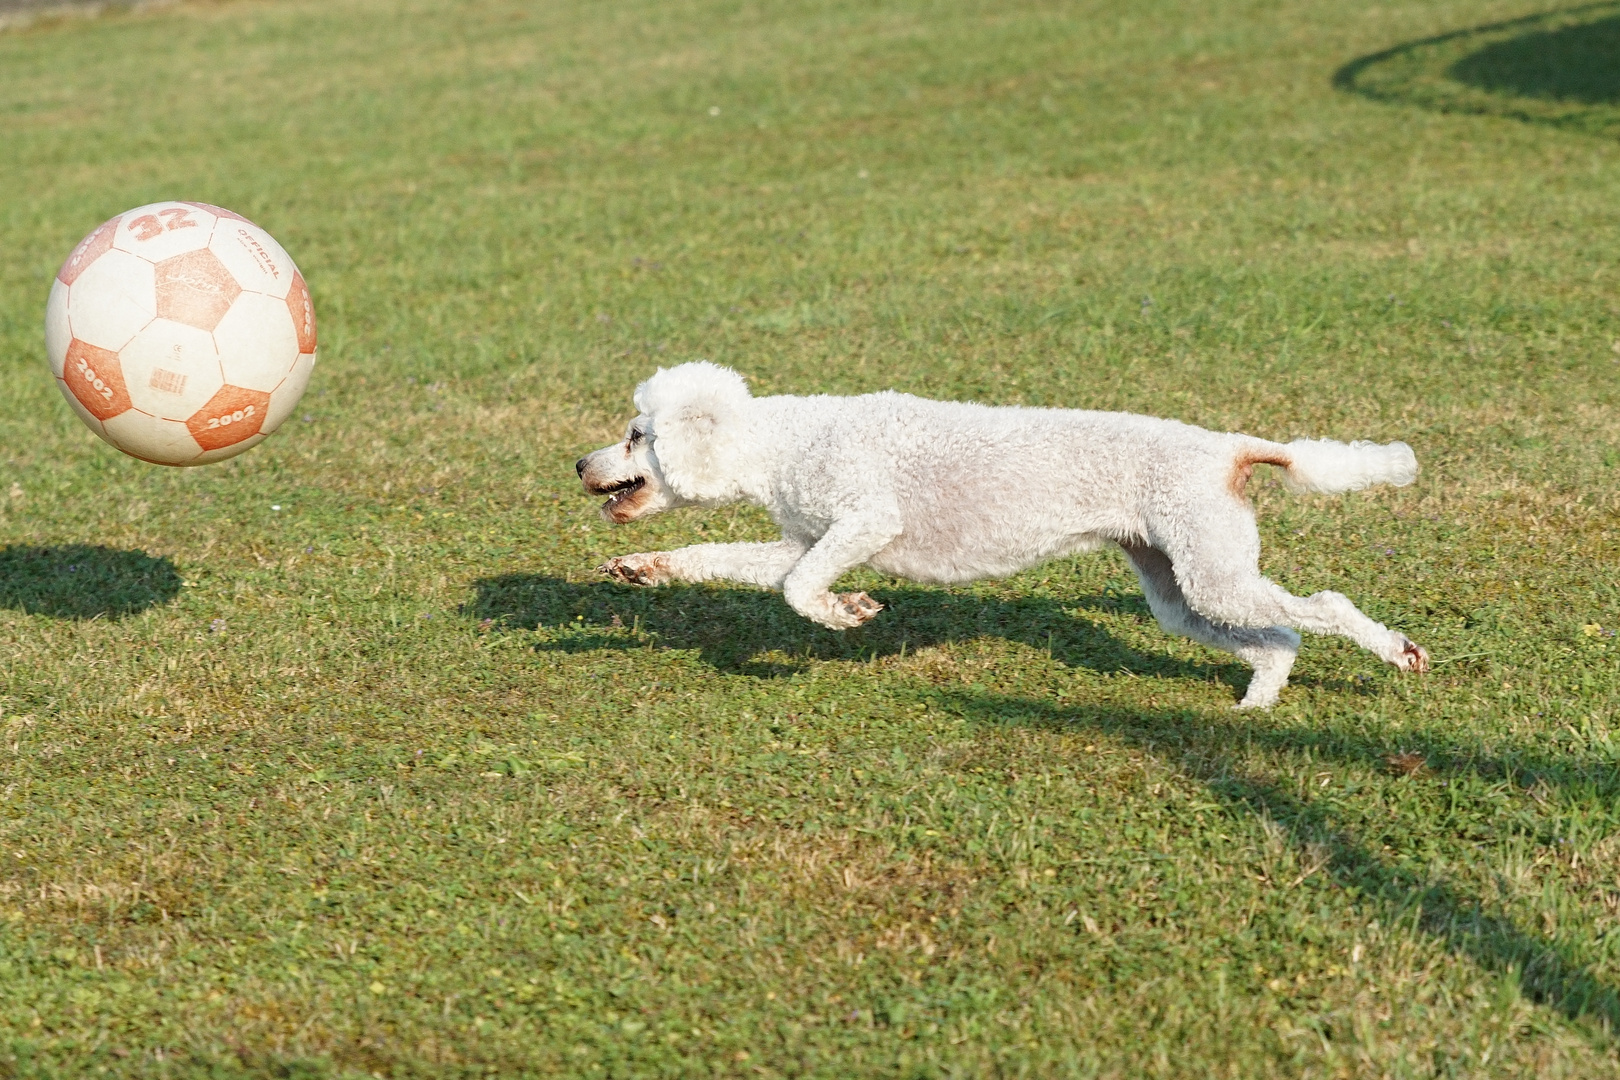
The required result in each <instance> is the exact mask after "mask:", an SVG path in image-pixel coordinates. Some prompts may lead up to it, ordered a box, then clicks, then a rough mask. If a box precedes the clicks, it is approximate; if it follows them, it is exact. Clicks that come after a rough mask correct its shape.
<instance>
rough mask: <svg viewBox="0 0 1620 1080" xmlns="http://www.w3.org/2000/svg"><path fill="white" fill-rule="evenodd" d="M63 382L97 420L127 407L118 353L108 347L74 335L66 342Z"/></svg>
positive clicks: (69, 391)
mask: <svg viewBox="0 0 1620 1080" xmlns="http://www.w3.org/2000/svg"><path fill="white" fill-rule="evenodd" d="M62 385H63V386H65V387H67V391H68V393H69V394H71V395H72V396H73V398H74V400H76V401H77V402H78V403H79V404H80V405H83V406H84V409H85V411H86V412H88V413H89V414H90V415H91V416H94V417H95V418H96V419H97V420H109V419H111V418H112V417H114V416H117V415H118V414H119V413H122V412H127V411H128V410H129V405H130V402H129V391H128V390H127V389H125V387H124V372H123V369H122V367H121V366H120V364H119V362H118V354H117V353H115V352H112V351H110V350H108V349H101V348H97V347H96V346H94V345H90V344H88V343H86V342H83V341H80V340H78V339H77V338H75V339H73V340H72V341H70V342H68V347H67V358H66V360H65V361H64V362H63V364H62Z"/></svg>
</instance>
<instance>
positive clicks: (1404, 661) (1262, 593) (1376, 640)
mask: <svg viewBox="0 0 1620 1080" xmlns="http://www.w3.org/2000/svg"><path fill="white" fill-rule="evenodd" d="M1194 509H1195V510H1196V511H1197V512H1196V514H1195V515H1190V516H1189V518H1188V520H1189V521H1194V520H1195V521H1196V522H1197V526H1196V527H1189V528H1183V529H1179V530H1175V532H1176V533H1178V534H1179V535H1176V536H1175V537H1174V538H1173V542H1170V543H1166V544H1165V545H1164V547H1165V548H1166V549H1167V550H1168V551H1169V554H1170V557H1171V560H1172V562H1173V564H1174V568H1175V569H1174V573H1175V579H1176V584H1177V585H1178V586H1180V588H1181V592H1182V595H1183V596H1185V597H1186V601H1187V605H1188V606H1189V607H1191V608H1192V609H1193V610H1194V611H1195V612H1197V613H1199V614H1200V615H1202V616H1204V617H1205V618H1206V619H1208V620H1210V621H1211V622H1214V623H1217V624H1219V625H1223V626H1230V627H1254V628H1261V627H1270V626H1291V627H1293V628H1294V629H1296V630H1306V631H1309V632H1311V633H1313V634H1337V635H1339V636H1341V637H1347V638H1349V639H1350V640H1351V641H1354V642H1355V643H1356V644H1357V645H1360V646H1361V647H1362V648H1364V649H1367V650H1368V651H1369V652H1372V653H1373V654H1375V655H1376V656H1378V657H1379V658H1380V659H1382V660H1385V661H1387V662H1389V663H1391V664H1394V665H1395V666H1396V667H1398V668H1400V669H1401V670H1402V671H1418V672H1422V671H1428V670H1429V654H1428V653H1427V652H1425V651H1424V650H1423V649H1422V648H1421V647H1419V646H1418V645H1416V644H1414V643H1413V641H1412V639H1411V638H1408V637H1407V636H1406V635H1405V634H1402V633H1399V632H1397V631H1394V630H1391V629H1390V628H1389V627H1387V626H1385V625H1384V624H1383V623H1381V622H1378V621H1377V620H1375V619H1372V618H1369V617H1368V616H1367V615H1366V614H1364V613H1363V612H1362V611H1360V610H1359V609H1358V608H1357V607H1356V605H1355V604H1352V603H1351V602H1350V599H1349V598H1348V597H1346V596H1344V595H1343V594H1342V593H1336V592H1319V593H1312V594H1311V595H1310V596H1295V595H1294V594H1293V593H1291V592H1289V591H1288V590H1287V589H1284V588H1283V587H1282V586H1281V585H1278V584H1277V583H1276V582H1273V581H1271V580H1269V579H1267V578H1266V577H1265V576H1264V575H1263V574H1261V573H1260V568H1259V565H1258V564H1259V555H1260V537H1259V533H1258V531H1257V530H1256V529H1255V526H1254V518H1253V516H1252V515H1251V514H1250V513H1249V512H1248V507H1247V506H1241V507H1239V506H1230V505H1202V506H1199V507H1196V508H1194Z"/></svg>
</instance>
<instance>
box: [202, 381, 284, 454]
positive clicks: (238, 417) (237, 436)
mask: <svg viewBox="0 0 1620 1080" xmlns="http://www.w3.org/2000/svg"><path fill="white" fill-rule="evenodd" d="M269 406H270V395H269V394H267V393H265V392H264V391H262V390H249V389H247V388H246V387H242V386H230V385H226V386H222V387H220V389H219V393H217V394H215V395H214V396H213V397H211V398H209V399H208V401H207V403H206V404H204V405H203V407H202V408H201V409H198V410H197V411H196V413H194V414H193V415H192V416H191V417H190V418H189V419H187V420H186V427H187V428H189V429H190V431H191V437H192V438H193V439H196V440H197V445H198V446H200V447H202V448H203V449H204V450H223V449H224V448H225V447H227V446H235V445H236V444H237V443H239V442H242V441H244V440H246V439H250V438H252V437H253V436H255V435H257V434H259V429H260V428H261V427H263V426H264V418H265V414H266V413H267V411H268V410H269Z"/></svg>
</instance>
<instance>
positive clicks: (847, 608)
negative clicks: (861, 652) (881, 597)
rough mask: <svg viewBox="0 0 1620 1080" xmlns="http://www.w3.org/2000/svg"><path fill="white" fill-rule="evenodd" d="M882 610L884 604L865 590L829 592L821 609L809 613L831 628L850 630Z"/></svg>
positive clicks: (811, 616) (817, 620) (812, 617)
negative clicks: (868, 594)
mask: <svg viewBox="0 0 1620 1080" xmlns="http://www.w3.org/2000/svg"><path fill="white" fill-rule="evenodd" d="M882 610H883V605H882V604H880V603H878V602H877V601H876V600H874V599H872V598H871V597H870V596H867V595H866V594H865V593H863V592H858V593H828V594H827V601H826V604H825V605H824V606H821V610H819V611H815V612H813V613H809V614H810V618H811V619H813V620H815V621H816V622H818V623H820V624H821V625H822V626H825V627H826V628H827V629H829V630H849V629H851V628H853V627H856V626H859V625H861V624H862V623H863V622H866V621H867V620H868V619H870V618H871V617H872V616H874V615H876V614H877V613H878V612H880V611H882Z"/></svg>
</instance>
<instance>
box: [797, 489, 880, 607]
mask: <svg viewBox="0 0 1620 1080" xmlns="http://www.w3.org/2000/svg"><path fill="white" fill-rule="evenodd" d="M900 529H901V525H900V512H899V510H898V509H897V508H895V507H894V506H892V505H879V506H871V507H868V508H865V509H863V510H861V511H858V512H856V513H853V514H850V515H848V516H846V517H841V518H839V519H838V520H837V521H835V522H833V524H832V527H831V528H829V529H828V530H827V531H826V532H825V533H824V534H823V535H822V537H821V539H820V540H818V541H816V544H815V546H814V547H812V548H811V549H810V550H809V551H807V552H805V554H804V558H802V559H800V560H799V561H798V564H797V565H795V566H794V567H793V569H792V571H790V572H789V573H788V575H787V579H786V580H785V581H783V582H782V595H783V597H784V598H785V599H786V600H787V602H788V606H790V607H791V608H793V610H794V611H797V612H798V613H799V614H800V615H803V616H804V617H805V618H807V619H809V620H811V621H812V622H818V623H820V624H821V625H822V626H825V627H828V628H830V629H833V630H847V629H849V628H850V627H852V626H859V625H861V623H863V622H865V621H866V620H868V619H870V618H871V617H872V616H874V615H876V614H877V613H878V612H880V611H882V610H883V605H882V604H880V603H878V602H877V601H876V600H873V599H872V598H871V597H870V596H867V595H866V594H865V593H863V592H862V593H833V592H832V591H831V588H832V583H833V582H835V581H837V580H838V579H839V578H840V577H842V576H843V575H844V572H845V571H847V570H851V569H853V568H855V567H857V566H860V565H861V564H862V563H864V562H866V561H867V560H868V559H870V558H871V557H872V556H874V555H876V554H877V553H878V552H880V551H882V550H883V549H884V548H886V547H888V546H889V544H890V543H891V542H892V541H893V540H894V538H895V537H897V536H899V535H900Z"/></svg>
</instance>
